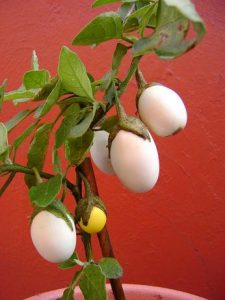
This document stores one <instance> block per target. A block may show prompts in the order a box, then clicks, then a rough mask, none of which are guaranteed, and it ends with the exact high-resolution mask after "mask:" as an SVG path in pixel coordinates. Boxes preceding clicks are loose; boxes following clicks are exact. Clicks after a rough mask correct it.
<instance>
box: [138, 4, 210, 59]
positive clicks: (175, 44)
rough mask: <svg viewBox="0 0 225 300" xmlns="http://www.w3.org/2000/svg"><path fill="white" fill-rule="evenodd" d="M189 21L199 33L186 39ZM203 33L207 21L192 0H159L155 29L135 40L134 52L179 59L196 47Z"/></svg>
mask: <svg viewBox="0 0 225 300" xmlns="http://www.w3.org/2000/svg"><path fill="white" fill-rule="evenodd" d="M190 22H192V24H193V27H194V30H195V32H196V35H195V37H194V38H189V39H186V36H187V32H188V30H189V28H190V27H189V23H190ZM204 34H205V27H204V23H203V21H202V19H201V18H200V16H199V15H198V13H197V12H196V10H195V8H194V5H193V4H192V3H191V1H190V0H179V1H178V0H160V1H159V6H158V11H157V26H156V30H155V32H154V33H153V34H152V35H151V36H149V37H147V38H142V39H140V40H138V41H136V42H135V43H134V45H133V51H132V54H133V56H140V55H144V54H147V53H149V52H152V51H155V52H156V54H157V55H158V56H159V57H160V58H164V59H172V58H176V57H177V56H180V55H182V54H183V53H185V52H187V51H189V50H190V49H191V48H193V47H194V46H196V45H197V44H198V43H199V42H200V40H201V39H202V38H203V36H204Z"/></svg>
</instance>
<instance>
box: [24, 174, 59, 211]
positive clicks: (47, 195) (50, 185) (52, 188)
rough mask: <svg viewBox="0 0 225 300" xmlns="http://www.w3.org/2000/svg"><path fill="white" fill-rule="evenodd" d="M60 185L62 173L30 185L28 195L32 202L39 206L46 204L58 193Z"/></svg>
mask: <svg viewBox="0 0 225 300" xmlns="http://www.w3.org/2000/svg"><path fill="white" fill-rule="evenodd" d="M61 185H62V175H61V174H57V175H56V176H54V177H52V178H50V179H49V180H48V181H46V182H43V183H40V184H38V185H37V186H32V187H31V189H30V190H29V196H30V199H31V201H32V203H33V204H35V205H37V206H39V207H46V206H48V205H49V204H50V203H51V202H52V201H53V200H54V199H55V198H56V196H57V195H58V193H59V191H60V189H61Z"/></svg>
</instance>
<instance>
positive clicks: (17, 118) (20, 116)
mask: <svg viewBox="0 0 225 300" xmlns="http://www.w3.org/2000/svg"><path fill="white" fill-rule="evenodd" d="M31 113H32V111H31V110H29V109H25V110H21V111H20V112H19V113H18V114H17V115H15V116H14V117H13V118H11V119H10V120H8V121H7V122H5V126H6V128H7V130H8V132H10V131H11V130H12V129H13V128H15V127H16V126H17V125H18V124H19V123H20V122H22V121H23V120H24V119H25V118H26V117H27V116H29V115H30V114H31Z"/></svg>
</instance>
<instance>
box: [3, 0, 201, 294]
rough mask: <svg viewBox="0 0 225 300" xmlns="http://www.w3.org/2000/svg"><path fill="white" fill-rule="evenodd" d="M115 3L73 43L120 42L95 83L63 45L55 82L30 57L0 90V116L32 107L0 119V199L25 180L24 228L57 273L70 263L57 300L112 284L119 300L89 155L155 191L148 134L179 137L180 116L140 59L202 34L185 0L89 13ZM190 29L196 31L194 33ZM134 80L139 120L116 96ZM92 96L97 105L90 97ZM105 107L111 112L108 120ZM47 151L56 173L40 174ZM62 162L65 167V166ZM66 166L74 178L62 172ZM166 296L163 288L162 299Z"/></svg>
mask: <svg viewBox="0 0 225 300" xmlns="http://www.w3.org/2000/svg"><path fill="white" fill-rule="evenodd" d="M113 2H122V3H120V4H121V5H120V6H119V8H118V10H117V11H116V12H114V11H113V12H106V13H102V14H100V15H98V16H97V17H95V18H94V19H93V20H92V21H90V23H88V24H87V25H86V26H85V27H84V28H83V29H82V30H81V31H80V32H79V33H78V34H77V35H76V36H75V38H74V39H73V42H72V44H73V45H83V46H85V45H98V44H100V43H102V42H106V41H108V40H111V39H116V40H117V41H118V42H117V45H116V48H115V50H114V53H113V56H112V63H111V68H110V70H109V71H108V72H107V73H106V74H103V76H102V78H100V79H99V78H97V79H96V78H94V77H93V75H91V74H89V73H88V72H87V70H86V68H85V65H84V63H83V62H82V61H81V59H80V58H79V57H78V55H77V54H76V52H74V51H72V50H71V49H69V48H67V47H62V49H61V52H60V55H59V63H58V70H57V75H56V76H53V77H51V75H50V73H49V72H48V71H47V70H45V69H40V68H39V62H38V57H37V54H36V52H35V51H34V52H33V55H32V70H29V71H27V72H26V73H25V74H24V76H23V81H22V85H21V87H20V88H19V89H18V90H14V91H9V92H6V81H4V82H3V84H2V85H1V87H0V107H1V108H2V109H3V110H4V109H5V108H6V107H7V104H6V101H10V100H13V101H14V103H15V104H16V105H19V104H20V103H21V102H28V103H30V105H31V106H30V108H29V109H26V110H20V107H19V106H18V114H16V116H15V117H13V118H12V119H10V120H8V121H7V122H5V123H3V122H1V123H0V160H1V164H0V173H1V175H2V176H3V175H4V176H6V180H5V182H4V184H3V185H2V186H1V189H0V196H2V195H3V193H4V191H5V190H6V189H7V187H8V186H9V185H10V184H11V183H12V181H13V179H14V177H15V175H16V174H17V173H19V172H20V173H24V174H25V177H24V179H25V184H26V185H27V187H28V189H29V192H28V193H29V198H30V200H31V205H32V207H33V213H32V215H31V219H30V232H31V239H32V242H33V244H34V247H35V248H36V249H37V252H38V253H39V254H40V255H41V256H42V257H43V258H44V259H46V260H47V261H49V262H52V263H56V264H58V265H59V266H60V268H62V269H67V268H73V267H75V274H74V277H73V279H72V281H71V283H70V285H69V287H68V288H66V289H65V290H64V291H63V293H62V291H59V294H57V296H56V297H61V299H73V297H74V290H75V287H76V286H79V287H80V289H81V292H82V294H83V296H84V298H85V299H86V300H88V299H92V300H94V299H97V300H104V299H106V298H107V292H106V285H105V282H106V279H109V280H110V283H111V287H112V291H113V295H114V297H115V299H118V300H122V299H125V294H124V290H123V286H122V284H121V282H120V279H119V278H120V277H121V276H122V268H121V266H120V264H119V263H118V261H117V260H116V259H115V258H114V255H113V249H112V246H111V242H110V238H109V233H108V230H107V227H106V223H107V222H106V221H107V209H106V207H105V204H104V202H103V200H102V199H101V198H100V196H99V194H98V188H97V184H96V180H95V176H94V172H93V168H92V162H91V158H92V160H93V161H94V163H95V164H96V165H97V167H98V168H99V169H100V170H101V171H102V172H103V173H106V174H108V175H112V174H113V175H115V176H117V177H118V179H119V180H120V181H121V183H122V184H123V185H124V186H125V187H126V188H127V189H128V190H130V191H133V192H137V193H144V192H148V191H150V190H151V189H152V188H153V187H154V186H155V184H156V182H157V180H158V177H159V157H158V152H157V147H156V145H155V142H154V140H153V137H152V135H151V134H150V131H151V132H153V133H154V134H156V135H158V136H161V137H165V136H171V135H174V134H177V133H178V132H179V131H181V130H182V129H183V128H184V127H185V125H186V122H187V112H186V109H185V106H184V103H183V101H182V99H181V98H180V96H179V95H178V94H177V93H176V92H175V91H173V90H172V89H170V88H168V87H166V86H163V85H162V84H160V83H148V82H146V80H145V79H144V75H143V74H142V72H141V70H140V67H139V63H140V61H141V59H142V57H143V56H145V55H147V54H149V53H154V54H156V55H157V56H158V57H159V58H161V59H174V58H176V57H178V56H180V55H183V54H185V53H186V52H187V51H189V50H191V49H192V48H194V47H195V46H196V45H197V44H198V43H199V42H200V40H201V39H202V37H203V35H204V33H205V28H204V23H203V21H202V19H201V17H200V16H199V15H198V13H197V12H196V10H195V8H194V6H193V4H192V3H191V2H190V1H189V0H179V1H174V0H173V1H172V0H152V1H151V0H138V1H117V0H96V1H95V2H94V3H93V7H98V6H101V5H109V4H111V3H113ZM190 25H191V26H192V27H193V29H194V32H195V34H194V35H193V33H192V34H191V37H189V35H188V34H189V32H190V31H191V30H190ZM126 55H130V57H131V63H130V67H129V69H128V70H127V73H126V76H125V78H120V77H119V76H118V72H119V70H120V68H121V63H122V60H123V58H124V57H125V56H126ZM133 76H135V78H136V82H137V95H136V97H134V100H135V101H136V106H137V112H138V116H136V117H134V116H129V115H128V114H127V113H126V109H125V107H124V106H123V105H122V103H121V99H120V98H121V96H122V95H123V94H124V93H125V92H126V88H127V86H128V84H129V82H130V80H131V79H132V78H133ZM99 92H100V95H101V99H98V98H99V97H97V95H99ZM55 107H57V108H58V109H59V112H58V114H57V115H56V117H55V120H54V121H53V122H51V123H50V122H47V121H46V118H45V116H46V115H47V114H48V113H49V112H50V111H51V110H52V109H54V108H55ZM112 108H115V110H116V113H115V115H113V116H110V117H109V116H108V112H109V111H110V110H111V109H112ZM31 116H32V118H31ZM26 118H29V120H30V122H31V123H30V125H29V126H28V127H27V128H26V129H25V130H24V131H23V132H21V134H20V135H19V136H17V137H16V138H15V139H14V141H13V142H12V143H11V144H9V142H8V135H9V134H10V132H11V131H12V130H13V129H14V128H15V127H16V126H17V125H18V124H20V123H21V122H22V121H23V120H25V119H26ZM52 136H53V139H54V143H53V144H51V142H50V138H51V137H52ZM29 137H32V141H31V143H30V146H29V148H28V149H27V164H26V166H22V165H20V164H18V163H17V150H18V149H19V147H21V145H22V144H23V142H24V141H25V140H26V139H27V138H29ZM49 149H50V150H51V153H52V165H53V169H54V174H50V173H47V172H45V169H44V166H45V159H46V153H47V151H48V150H49ZM89 153H90V155H91V158H90V157H89ZM65 161H66V165H67V166H66V168H63V167H62V162H63V165H64V164H65ZM72 168H74V169H75V172H76V182H72V181H71V179H70V178H69V176H68V174H69V173H68V171H69V170H70V169H72ZM68 190H69V191H70V192H71V193H72V195H73V196H74V199H75V202H76V209H75V212H73V213H72V212H69V211H68V209H67V208H66V205H65V202H64V201H65V199H66V193H67V191H68ZM93 234H97V235H98V239H99V243H100V246H101V250H102V255H103V257H102V259H100V260H99V261H95V260H94V256H93V254H92V246H91V237H92V235H93ZM77 236H81V241H82V243H83V245H84V251H85V255H86V260H85V261H83V260H81V259H79V256H78V253H76V243H77V242H78V241H77ZM107 288H109V287H107ZM135 288H136V289H138V288H137V287H135ZM125 290H126V287H125ZM138 292H139V293H140V291H139V290H138ZM164 292H165V290H164V291H163V290H160V293H161V294H162V295H164V294H163V293H164ZM78 293H79V292H78ZM128 293H129V292H128ZM132 293H133V292H132ZM148 295H150V294H148ZM158 295H159V294H158ZM165 295H166V294H165ZM184 296H185V295H184ZM42 297H44V296H42ZM54 297H55V296H54ZM77 297H79V296H77ZM128 297H129V296H128ZM136 297H137V296H136ZM149 297H150V296H149ZM174 297H175V296H174ZM193 297H194V296H193ZM49 299H50V298H49ZM51 299H52V298H51ZM78 299H79V298H78ZM128 299H129V298H128ZM148 299H150V298H148ZM168 299H172V298H168ZM174 299H175V298H174ZM177 299H182V298H177ZM193 299H194V298H193ZM196 299H197V298H196Z"/></svg>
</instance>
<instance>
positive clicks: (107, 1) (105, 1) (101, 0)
mask: <svg viewBox="0 0 225 300" xmlns="http://www.w3.org/2000/svg"><path fill="white" fill-rule="evenodd" d="M115 2H120V0H96V1H95V2H94V3H93V4H92V7H98V6H101V5H106V4H111V3H115Z"/></svg>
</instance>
